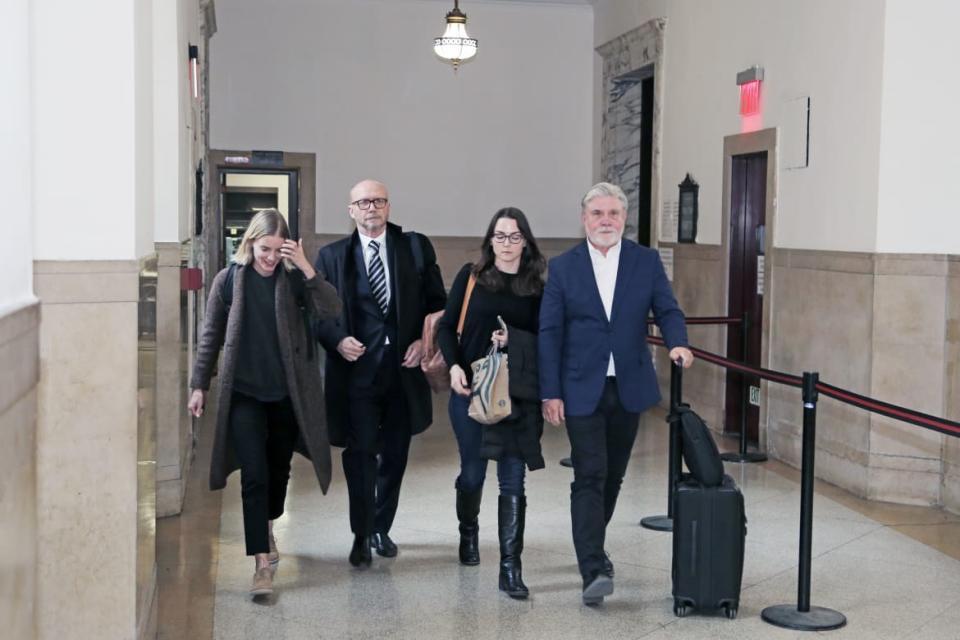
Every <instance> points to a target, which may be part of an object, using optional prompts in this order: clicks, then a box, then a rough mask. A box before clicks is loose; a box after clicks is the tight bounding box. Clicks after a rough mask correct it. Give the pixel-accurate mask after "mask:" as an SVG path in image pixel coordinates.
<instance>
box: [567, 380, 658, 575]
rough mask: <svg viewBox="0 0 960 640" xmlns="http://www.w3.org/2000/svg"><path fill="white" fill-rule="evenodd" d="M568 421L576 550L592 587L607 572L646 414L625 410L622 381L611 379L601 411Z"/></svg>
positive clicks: (574, 544) (598, 408) (571, 514)
mask: <svg viewBox="0 0 960 640" xmlns="http://www.w3.org/2000/svg"><path fill="white" fill-rule="evenodd" d="M566 422H567V435H568V436H569V438H570V448H571V450H572V454H571V458H572V459H573V482H572V483H571V484H570V519H571V522H572V524H573V546H574V548H575V549H576V551H577V564H578V565H579V567H580V575H581V576H583V579H584V581H585V582H589V581H590V580H592V579H593V578H594V577H595V576H596V575H597V574H598V573H599V572H600V571H601V570H602V569H603V545H604V540H605V538H606V533H607V523H609V522H610V518H612V517H613V510H614V508H616V506H617V496H618V495H620V485H621V484H622V482H623V474H624V473H625V472H626V470H627V462H629V460H630V452H631V450H632V449H633V441H634V440H635V439H636V437H637V427H638V425H639V424H640V414H638V413H631V412H629V411H626V410H625V409H624V408H623V406H622V405H621V404H620V397H619V395H618V392H617V383H616V379H614V378H607V382H606V384H605V385H604V387H603V395H602V396H601V398H600V404H599V405H598V406H597V409H596V410H595V411H594V412H593V413H592V414H590V415H589V416H569V415H568V416H567V417H566Z"/></svg>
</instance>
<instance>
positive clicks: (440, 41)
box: [433, 0, 477, 72]
mask: <svg viewBox="0 0 960 640" xmlns="http://www.w3.org/2000/svg"><path fill="white" fill-rule="evenodd" d="M433 51H434V53H436V54H437V55H438V56H440V57H441V58H443V59H444V60H445V61H446V62H449V63H450V64H452V65H453V70H454V72H456V70H457V69H458V68H459V67H460V63H462V62H466V61H467V60H469V59H470V58H472V57H473V56H475V55H477V40H476V38H471V37H469V36H467V16H466V14H465V13H463V12H462V11H460V2H459V0H453V11H451V12H450V13H448V14H447V30H446V31H444V32H443V35H442V36H440V37H439V38H434V39H433Z"/></svg>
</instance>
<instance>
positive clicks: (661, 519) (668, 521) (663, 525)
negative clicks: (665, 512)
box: [640, 516, 673, 531]
mask: <svg viewBox="0 0 960 640" xmlns="http://www.w3.org/2000/svg"><path fill="white" fill-rule="evenodd" d="M640 526H641V527H643V528H644V529H651V530H653V531H673V518H671V517H670V516H647V517H646V518H644V519H643V520H641V521H640Z"/></svg>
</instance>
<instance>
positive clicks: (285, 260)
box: [187, 209, 340, 596]
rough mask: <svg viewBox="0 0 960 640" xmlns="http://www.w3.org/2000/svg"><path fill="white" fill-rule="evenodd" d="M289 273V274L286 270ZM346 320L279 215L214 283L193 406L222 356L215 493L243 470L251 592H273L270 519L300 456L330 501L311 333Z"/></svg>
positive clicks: (199, 403) (270, 215) (255, 224)
mask: <svg viewBox="0 0 960 640" xmlns="http://www.w3.org/2000/svg"><path fill="white" fill-rule="evenodd" d="M281 265H282V266H281ZM339 313H340V299H339V298H338V297H337V292H336V290H335V289H334V288H333V287H332V286H331V285H330V284H329V283H328V282H326V280H324V279H323V276H321V275H318V274H317V273H316V271H314V269H313V266H312V265H311V264H310V262H309V261H308V260H307V259H306V258H305V257H304V254H303V245H302V241H300V242H295V241H293V240H291V239H290V232H289V229H288V228H287V223H286V221H285V220H284V218H283V216H282V215H281V214H280V212H279V211H277V210H276V209H267V210H264V211H261V212H260V213H258V214H257V215H255V216H254V217H253V219H252V220H251V221H250V226H249V227H248V228H247V232H246V233H245V234H244V236H243V239H242V240H241V242H240V246H239V247H238V249H237V253H236V255H235V256H234V258H233V264H231V265H230V266H229V267H227V268H226V269H223V270H222V271H220V273H218V274H217V275H216V277H215V278H214V279H213V283H212V285H211V287H210V296H209V298H208V300H207V307H206V316H205V318H204V326H203V332H202V334H201V335H200V339H199V344H198V345H197V358H196V362H195V363H194V367H193V376H192V379H191V381H190V387H191V388H192V392H191V395H190V401H189V403H188V405H187V408H188V410H189V411H190V413H191V414H192V415H194V416H197V417H199V416H200V415H201V414H202V413H203V408H204V401H205V399H206V394H207V390H208V389H209V387H210V377H211V375H212V373H213V368H214V364H215V363H216V360H217V356H218V354H219V353H220V349H221V347H224V345H226V346H225V348H224V349H223V362H222V363H221V366H220V373H219V395H218V398H219V401H218V406H217V410H216V411H217V414H216V415H217V420H216V431H215V434H214V443H213V456H212V459H211V461H210V488H211V489H212V490H216V489H222V488H223V487H224V486H226V482H227V475H229V474H230V473H231V472H232V471H234V470H235V469H237V468H239V469H240V484H241V495H242V498H243V528H244V536H245V539H246V550H247V555H248V556H254V559H255V563H256V568H255V572H254V576H253V586H252V587H251V589H250V594H251V595H253V596H258V595H267V594H270V593H273V574H274V572H275V570H276V566H277V564H278V563H279V561H280V555H279V553H278V552H277V547H276V541H275V539H274V537H273V520H275V519H276V518H278V517H279V516H280V515H281V514H283V503H284V500H285V498H286V492H287V480H288V479H289V477H290V460H291V458H292V457H293V452H294V449H296V450H298V451H299V452H300V453H302V454H304V455H306V456H307V457H308V458H310V460H311V461H312V462H313V469H314V472H315V473H316V475H317V480H319V482H320V487H321V489H322V490H323V492H324V493H326V492H327V487H328V486H329V485H330V442H329V438H328V436H327V428H326V423H325V421H324V419H323V405H322V400H321V381H320V369H319V367H318V363H317V359H316V358H317V351H316V345H315V342H314V340H313V338H312V335H311V331H310V326H311V322H312V321H313V320H319V321H323V320H327V319H329V318H332V317H336V316H337V315H338V314H339Z"/></svg>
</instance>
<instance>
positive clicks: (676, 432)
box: [640, 360, 683, 531]
mask: <svg viewBox="0 0 960 640" xmlns="http://www.w3.org/2000/svg"><path fill="white" fill-rule="evenodd" d="M682 401H683V361H682V360H681V361H680V362H673V361H671V362H670V415H668V416H667V422H669V423H670V453H669V456H670V457H669V461H668V465H669V468H668V471H667V515H665V516H647V517H646V518H643V519H642V520H641V521H640V526H641V527H643V528H644V529H652V530H654V531H673V494H674V490H673V488H674V486H675V485H676V483H677V482H678V481H679V480H680V470H681V469H682V467H681V465H682V461H681V459H680V457H681V455H682V452H681V444H680V425H679V423H678V422H677V421H675V420H671V419H670V418H671V417H672V416H673V415H674V414H675V413H676V410H677V407H678V406H680V403H681V402H682Z"/></svg>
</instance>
